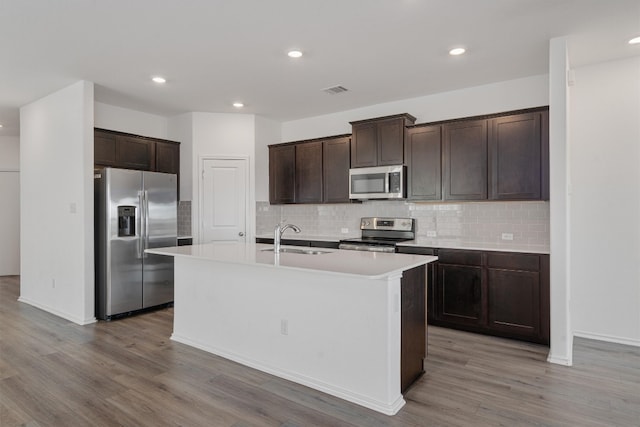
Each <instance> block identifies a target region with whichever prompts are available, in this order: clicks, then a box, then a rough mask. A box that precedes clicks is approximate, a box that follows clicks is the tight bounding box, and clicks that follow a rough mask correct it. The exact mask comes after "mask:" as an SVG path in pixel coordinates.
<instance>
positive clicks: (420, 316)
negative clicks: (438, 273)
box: [400, 265, 427, 392]
mask: <svg viewBox="0 0 640 427" xmlns="http://www.w3.org/2000/svg"><path fill="white" fill-rule="evenodd" d="M425 278H426V268H425V266H424V265H422V266H420V267H416V268H412V269H411V270H407V271H405V272H403V273H402V281H401V285H400V295H401V297H400V300H401V303H400V304H401V310H400V316H401V319H400V325H401V326H400V328H401V344H400V346H401V351H400V385H401V387H400V389H401V390H402V392H404V391H405V390H406V389H407V388H409V386H410V385H411V384H413V382H414V381H415V380H417V379H418V378H419V377H420V376H421V375H422V373H423V372H424V365H423V362H424V358H425V357H426V355H427V354H426V347H427V323H426V318H425V309H426V307H425V292H426V290H425Z"/></svg>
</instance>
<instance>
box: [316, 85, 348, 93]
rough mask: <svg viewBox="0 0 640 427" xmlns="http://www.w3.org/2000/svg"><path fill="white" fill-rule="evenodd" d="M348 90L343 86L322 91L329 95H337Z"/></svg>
mask: <svg viewBox="0 0 640 427" xmlns="http://www.w3.org/2000/svg"><path fill="white" fill-rule="evenodd" d="M348 90H349V89H347V88H346V87H344V86H332V87H328V88H326V89H322V91H323V92H325V93H328V94H329V95H337V94H339V93H342V92H346V91H348Z"/></svg>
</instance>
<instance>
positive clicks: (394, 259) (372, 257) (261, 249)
mask: <svg viewBox="0 0 640 427" xmlns="http://www.w3.org/2000/svg"><path fill="white" fill-rule="evenodd" d="M282 248H292V249H307V250H313V251H320V252H323V253H322V254H313V255H309V254H297V253H287V252H281V253H279V254H277V255H276V254H274V253H273V251H272V250H273V245H267V244H260V243H235V242H231V243H208V244H204V245H193V246H175V247H168V248H154V249H147V250H146V252H148V253H152V254H157V255H168V256H174V257H186V258H195V259H202V260H209V261H216V262H224V263H230V264H245V265H253V266H258V265H261V266H267V267H273V268H285V269H295V270H305V271H310V270H311V271H319V272H324V273H330V274H337V275H342V276H345V275H347V276H358V277H361V278H367V279H380V278H383V277H388V276H390V275H394V274H400V273H402V272H403V271H405V270H409V269H412V268H414V267H418V266H420V265H424V264H428V263H430V262H433V261H436V260H437V259H438V258H437V257H435V256H425V255H408V254H395V253H380V252H362V251H349V250H339V249H325V248H308V247H304V248H302V247H299V246H282Z"/></svg>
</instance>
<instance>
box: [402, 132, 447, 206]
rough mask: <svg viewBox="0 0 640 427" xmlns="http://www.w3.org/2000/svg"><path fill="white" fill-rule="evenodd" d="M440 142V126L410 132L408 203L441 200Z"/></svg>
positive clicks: (405, 155)
mask: <svg viewBox="0 0 640 427" xmlns="http://www.w3.org/2000/svg"><path fill="white" fill-rule="evenodd" d="M441 140H442V128H441V127H440V126H416V127H411V128H408V129H407V140H406V141H405V144H404V153H405V154H404V158H405V163H406V165H407V189H408V190H407V198H408V199H413V200H441V199H442V173H441V155H442V144H441Z"/></svg>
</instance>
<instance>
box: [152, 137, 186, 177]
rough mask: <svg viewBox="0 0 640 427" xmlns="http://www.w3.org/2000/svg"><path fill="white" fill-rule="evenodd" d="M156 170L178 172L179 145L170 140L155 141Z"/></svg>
mask: <svg viewBox="0 0 640 427" xmlns="http://www.w3.org/2000/svg"><path fill="white" fill-rule="evenodd" d="M155 144H156V168H155V171H156V172H165V173H175V174H177V173H179V172H180V145H178V144H172V143H170V142H160V141H157V142H156V143H155Z"/></svg>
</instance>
